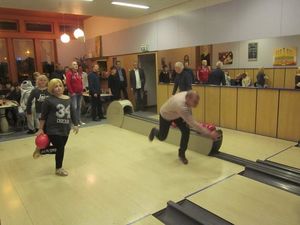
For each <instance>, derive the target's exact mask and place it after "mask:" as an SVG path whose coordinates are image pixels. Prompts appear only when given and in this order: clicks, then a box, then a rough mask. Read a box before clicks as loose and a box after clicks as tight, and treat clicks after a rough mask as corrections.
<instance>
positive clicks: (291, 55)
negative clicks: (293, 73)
mask: <svg viewBox="0 0 300 225" xmlns="http://www.w3.org/2000/svg"><path fill="white" fill-rule="evenodd" d="M293 65H297V48H275V49H274V53H273V66H293Z"/></svg>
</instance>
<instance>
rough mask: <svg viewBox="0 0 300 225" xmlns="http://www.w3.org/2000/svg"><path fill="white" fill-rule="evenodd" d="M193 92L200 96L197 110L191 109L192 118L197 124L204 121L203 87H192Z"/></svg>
mask: <svg viewBox="0 0 300 225" xmlns="http://www.w3.org/2000/svg"><path fill="white" fill-rule="evenodd" d="M193 90H195V91H197V92H198V94H199V95H200V102H199V105H198V107H197V108H195V109H193V116H194V117H195V119H196V120H197V121H199V122H204V121H205V87H203V86H193Z"/></svg>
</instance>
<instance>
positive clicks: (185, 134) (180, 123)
mask: <svg viewBox="0 0 300 225" xmlns="http://www.w3.org/2000/svg"><path fill="white" fill-rule="evenodd" d="M171 123H172V121H168V120H166V119H164V118H163V117H162V116H161V115H160V116H159V130H156V132H155V136H156V137H157V139H158V140H160V141H164V140H166V138H167V137H168V134H169V129H170V125H171ZM174 123H175V124H176V125H177V127H178V128H179V130H180V132H181V139H180V148H179V156H185V151H186V149H187V147H188V143H189V139H190V128H189V127H188V125H187V124H186V122H185V121H184V120H183V119H182V118H178V119H176V120H174Z"/></svg>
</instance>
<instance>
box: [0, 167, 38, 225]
mask: <svg viewBox="0 0 300 225" xmlns="http://www.w3.org/2000/svg"><path fill="white" fill-rule="evenodd" d="M0 224H3V225H5V224H22V225H23V224H24V225H32V221H31V220H30V217H29V216H28V214H27V211H26V209H25V207H24V205H23V202H22V200H21V199H20V196H19V193H18V192H17V190H16V189H15V187H14V185H13V183H12V182H11V180H10V178H9V175H8V174H7V171H6V170H5V168H4V166H3V165H1V166H0Z"/></svg>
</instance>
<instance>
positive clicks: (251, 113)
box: [237, 88, 256, 133]
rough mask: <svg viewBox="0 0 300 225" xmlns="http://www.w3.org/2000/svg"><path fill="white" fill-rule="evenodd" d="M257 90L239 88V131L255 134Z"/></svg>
mask: <svg viewBox="0 0 300 225" xmlns="http://www.w3.org/2000/svg"><path fill="white" fill-rule="evenodd" d="M255 118H256V89H255V88H253V89H252V88H239V89H238V105H237V129H238V130H241V131H246V132H251V133H254V132H255Z"/></svg>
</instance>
